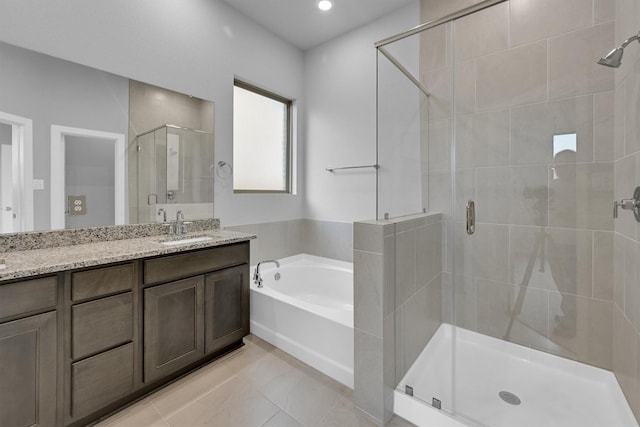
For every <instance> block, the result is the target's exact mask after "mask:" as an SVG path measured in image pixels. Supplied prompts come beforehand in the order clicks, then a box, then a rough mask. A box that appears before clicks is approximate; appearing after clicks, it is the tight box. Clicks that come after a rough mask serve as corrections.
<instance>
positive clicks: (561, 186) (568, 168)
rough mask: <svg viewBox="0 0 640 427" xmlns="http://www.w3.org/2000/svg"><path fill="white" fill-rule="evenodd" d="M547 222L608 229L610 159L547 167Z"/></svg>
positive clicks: (559, 225) (609, 216)
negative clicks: (548, 193) (548, 194)
mask: <svg viewBox="0 0 640 427" xmlns="http://www.w3.org/2000/svg"><path fill="white" fill-rule="evenodd" d="M549 183H550V185H549V192H550V196H549V199H550V200H549V225H550V226H553V227H572V228H587V229H592V230H612V229H613V215H612V210H611V209H612V205H611V202H612V200H613V163H611V162H600V163H582V164H575V165H571V164H561V165H556V166H555V167H554V168H553V169H551V168H549Z"/></svg>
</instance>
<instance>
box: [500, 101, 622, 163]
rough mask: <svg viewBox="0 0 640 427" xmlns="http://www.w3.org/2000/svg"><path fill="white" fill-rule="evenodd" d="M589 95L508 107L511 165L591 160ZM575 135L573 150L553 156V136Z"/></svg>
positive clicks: (591, 118)
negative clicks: (509, 113) (509, 112)
mask: <svg viewBox="0 0 640 427" xmlns="http://www.w3.org/2000/svg"><path fill="white" fill-rule="evenodd" d="M593 129H594V115H593V97H592V96H581V97H578V98H569V99H564V100H560V101H551V102H545V103H541V104H533V105H526V106H523V107H516V108H513V109H512V110H511V164H514V165H530V164H550V163H577V162H591V161H593ZM564 134H576V135H577V136H576V143H577V144H576V150H575V152H569V151H566V152H565V153H563V154H564V155H560V156H554V154H555V153H554V146H553V138H554V136H555V135H564ZM609 160H611V159H609Z"/></svg>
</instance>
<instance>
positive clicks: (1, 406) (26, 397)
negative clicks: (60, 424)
mask: <svg viewBox="0 0 640 427" xmlns="http://www.w3.org/2000/svg"><path fill="white" fill-rule="evenodd" d="M56 329H57V328H56V313H55V312H49V313H44V314H39V315H35V316H30V317H26V318H24V319H20V320H14V321H12V322H7V323H3V324H0V426H11V427H32V426H54V425H55V424H56V405H57V400H56V391H57V390H56V387H57V385H56V376H57V375H56V370H57V343H56V339H57V338H56Z"/></svg>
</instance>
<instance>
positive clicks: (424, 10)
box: [420, 0, 480, 22]
mask: <svg viewBox="0 0 640 427" xmlns="http://www.w3.org/2000/svg"><path fill="white" fill-rule="evenodd" d="M479 1H480V0H447V1H442V0H421V1H420V22H429V21H433V20H435V19H438V18H442V17H443V16H447V15H450V14H452V13H454V12H457V11H459V10H461V9H464V8H466V7H469V6H473V5H474V4H475V3H478V2H479Z"/></svg>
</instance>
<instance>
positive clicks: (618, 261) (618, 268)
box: [613, 233, 626, 311]
mask: <svg viewBox="0 0 640 427" xmlns="http://www.w3.org/2000/svg"><path fill="white" fill-rule="evenodd" d="M625 240H626V239H625V238H624V237H623V236H622V235H621V234H619V233H614V239H613V301H614V302H615V304H616V305H617V306H618V307H619V308H620V310H622V311H624V274H625V270H624V259H625V252H624V251H625Z"/></svg>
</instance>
